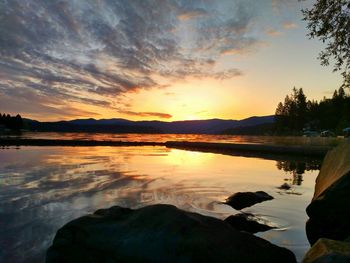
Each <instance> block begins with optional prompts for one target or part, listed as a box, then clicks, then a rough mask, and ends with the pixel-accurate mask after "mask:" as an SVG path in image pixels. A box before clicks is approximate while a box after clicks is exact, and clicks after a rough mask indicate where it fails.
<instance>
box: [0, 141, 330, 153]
mask: <svg viewBox="0 0 350 263" xmlns="http://www.w3.org/2000/svg"><path fill="white" fill-rule="evenodd" d="M9 146H17V147H19V146H68V147H69V146H71V147H86V146H115V147H122V146H163V147H166V148H174V149H180V150H190V151H200V152H210V153H219V154H229V155H240V154H243V155H253V156H254V155H256V154H268V155H297V156H312V157H324V156H325V155H326V154H327V152H328V151H329V150H331V149H333V148H334V147H333V146H308V145H305V146H304V145H270V144H269V145H268V144H237V143H210V142H188V141H167V142H128V141H96V140H52V139H0V147H9Z"/></svg>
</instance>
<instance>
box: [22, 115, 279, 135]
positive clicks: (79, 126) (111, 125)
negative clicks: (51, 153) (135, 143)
mask: <svg viewBox="0 0 350 263" xmlns="http://www.w3.org/2000/svg"><path fill="white" fill-rule="evenodd" d="M24 120H25V122H26V123H27V124H28V126H29V129H30V130H34V131H57V132H113V133H175V134H221V133H223V132H224V131H225V130H227V129H232V128H237V127H249V126H255V125H260V124H265V123H273V122H274V116H273V115H268V116H252V117H249V118H245V119H242V120H226V119H218V118H214V119H206V120H183V121H171V122H165V121H157V120H150V121H131V120H127V119H122V118H111V119H99V120H96V119H94V118H87V119H74V120H68V121H56V122H40V121H36V120H31V119H24Z"/></svg>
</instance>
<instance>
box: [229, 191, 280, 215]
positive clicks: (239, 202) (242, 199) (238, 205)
mask: <svg viewBox="0 0 350 263" xmlns="http://www.w3.org/2000/svg"><path fill="white" fill-rule="evenodd" d="M272 199H273V197H272V196H271V195H269V194H268V193H265V192H264V191H257V192H238V193H235V194H233V195H231V196H230V197H229V198H227V199H226V202H225V204H227V205H229V206H231V207H233V208H234V209H236V210H241V209H243V208H246V207H249V206H252V205H255V204H257V203H261V202H264V201H268V200H272Z"/></svg>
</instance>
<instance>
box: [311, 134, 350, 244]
mask: <svg viewBox="0 0 350 263" xmlns="http://www.w3.org/2000/svg"><path fill="white" fill-rule="evenodd" d="M349 193H350V141H349V142H346V143H343V144H341V145H339V146H338V147H336V148H335V149H334V150H332V151H330V152H329V153H328V154H327V156H326V157H325V159H324V161H323V164H322V167H321V170H320V173H319V175H318V177H317V179H316V186H315V193H314V197H313V199H312V202H311V204H310V205H309V206H308V207H307V208H306V212H307V214H308V216H309V218H310V219H309V220H308V222H307V224H306V233H307V237H308V239H309V241H310V243H311V244H314V243H315V242H316V241H317V240H318V239H319V238H321V237H324V238H330V239H334V240H341V241H342V240H345V239H346V238H347V237H348V236H350V223H349V222H350V206H349V204H350V194H349Z"/></svg>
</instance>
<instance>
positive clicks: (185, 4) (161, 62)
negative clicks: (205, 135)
mask: <svg viewBox="0 0 350 263" xmlns="http://www.w3.org/2000/svg"><path fill="white" fill-rule="evenodd" d="M254 2H255V1H252V0H249V1H243V0H230V1H229V0H227V1H221V0H220V1H209V0H202V1H199V0H197V1H194V0H176V1H174V0H134V1H128V0H84V1H83V0H50V1H47V0H0V56H1V60H0V91H1V93H2V94H3V95H4V96H5V95H6V96H7V97H8V98H12V97H13V98H16V96H17V97H18V96H23V94H24V93H26V92H28V90H30V92H32V93H33V94H35V96H34V97H33V96H29V98H32V102H31V103H34V104H35V103H37V104H38V105H40V107H46V106H47V105H48V104H50V105H51V106H52V105H61V104H65V103H69V102H79V103H86V104H91V105H97V106H103V107H112V106H111V105H112V103H111V100H112V98H113V97H116V96H119V95H121V94H124V93H126V92H130V91H135V90H138V89H148V88H159V87H162V85H164V83H163V84H162V85H160V84H159V83H158V82H157V78H156V77H155V76H163V77H168V78H170V79H172V78H178V77H181V78H186V77H212V78H217V79H226V78H231V77H236V76H240V75H241V74H242V73H241V72H240V71H239V69H225V70H221V71H217V70H215V64H216V61H217V59H218V58H219V57H220V56H221V55H223V54H235V53H243V52H245V50H247V49H249V48H250V47H251V46H253V45H254V44H255V43H256V41H257V40H256V39H255V38H254V37H253V36H251V35H250V34H249V26H250V24H251V21H252V19H253V18H254V15H255V11H256V9H257V6H258V4H254ZM263 2H269V3H270V4H271V2H270V0H269V1H267V0H264V1H263ZM273 2H274V3H275V4H276V3H278V2H279V1H277V0H275V1H273ZM183 27H184V28H191V30H193V31H194V32H193V34H187V35H184V34H183V30H182V28H183ZM52 97H55V100H52V99H50V98H52ZM92 97H93V98H92ZM17 99H18V98H17ZM51 106H50V107H51ZM40 107H39V106H38V108H40ZM137 114H139V113H137ZM142 114H143V116H146V115H147V114H148V115H152V114H153V113H148V112H146V113H141V116H142ZM153 116H157V115H154V114H153ZM158 116H159V117H162V116H163V117H165V118H167V117H168V116H165V115H158Z"/></svg>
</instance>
